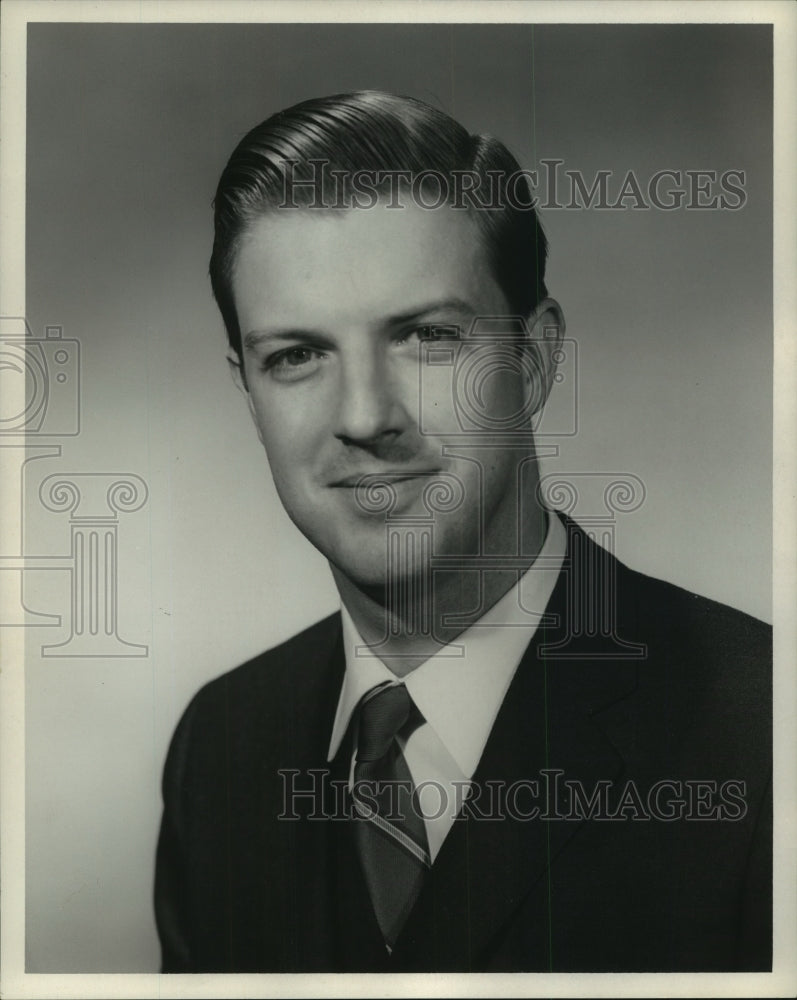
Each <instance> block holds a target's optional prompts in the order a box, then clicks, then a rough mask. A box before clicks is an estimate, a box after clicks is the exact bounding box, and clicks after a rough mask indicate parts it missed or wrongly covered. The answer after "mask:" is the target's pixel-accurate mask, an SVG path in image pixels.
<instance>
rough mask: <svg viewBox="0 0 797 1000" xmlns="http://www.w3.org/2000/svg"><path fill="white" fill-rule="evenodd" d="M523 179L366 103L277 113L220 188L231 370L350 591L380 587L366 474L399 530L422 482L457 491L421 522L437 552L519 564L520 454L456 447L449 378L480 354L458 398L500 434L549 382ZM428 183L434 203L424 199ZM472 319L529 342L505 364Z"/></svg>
mask: <svg viewBox="0 0 797 1000" xmlns="http://www.w3.org/2000/svg"><path fill="white" fill-rule="evenodd" d="M458 172H459V174H460V176H466V175H467V176H468V177H469V178H470V181H469V182H466V183H468V184H470V186H471V187H472V186H473V177H474V173H475V175H476V177H477V178H478V177H481V178H482V179H483V182H484V184H485V185H487V188H486V191H488V192H492V200H493V203H494V206H495V207H491V206H490V205H487V206H484V207H474V206H473V204H470V205H469V206H468V205H467V204H466V205H463V204H459V205H458V204H457V201H456V198H457V191H459V192H460V196H461V192H462V184H460V186H459V188H458V187H457V185H456V183H454V178H455V177H456V176H457V173H458ZM518 174H519V167H518V165H517V163H516V161H515V160H514V159H513V158H512V156H511V154H509V152H508V151H507V150H506V148H505V147H504V146H503V145H502V144H501V143H498V142H497V141H496V140H494V139H490V138H487V137H480V136H471V135H469V134H468V133H467V132H466V131H465V130H464V129H463V128H462V127H461V126H460V125H459V124H457V123H456V122H454V121H453V120H452V119H451V118H449V117H448V116H447V115H445V114H443V113H442V112H439V111H436V110H435V109H433V108H430V107H427V106H426V105H424V104H421V103H420V102H418V101H414V100H411V99H408V98H398V97H393V96H391V95H387V94H379V93H372V92H365V93H358V94H349V95H341V96H338V97H331V98H322V99H319V100H315V101H309V102H306V103H304V104H301V105H298V106H297V107H295V108H292V109H289V110H288V111H285V112H282V113H280V114H278V115H275V116H273V117H272V118H271V119H269V120H268V121H266V122H265V123H263V124H262V125H260V126H258V127H257V128H256V129H254V130H253V131H252V132H250V133H249V135H248V136H246V137H245V138H244V139H243V140H242V142H241V143H240V144H239V146H238V148H237V149H236V151H235V152H234V153H233V155H232V157H231V159H230V162H229V163H228V165H227V167H226V169H225V171H224V173H223V175H222V178H221V181H220V183H219V188H218V192H217V195H216V201H215V212H216V237H215V242H214V248H213V257H212V260H211V278H212V282H213V289H214V293H215V295H216V298H217V301H218V303H219V306H220V308H221V311H222V315H223V317H224V320H225V324H226V326H227V332H228V336H229V340H230V360H231V363H232V365H233V372H234V375H235V377H236V380H237V382H238V384H239V387H240V388H241V389H242V391H243V392H244V393H245V394H246V397H247V401H248V403H249V407H250V410H251V412H252V416H253V418H254V421H255V424H256V427H257V430H258V434H259V436H260V439H261V441H262V443H263V445H264V447H265V449H266V452H267V455H268V458H269V462H270V465H271V469H272V473H273V475H274V480H275V483H276V486H277V490H278V492H279V494H280V497H281V499H282V501H283V503H284V505H285V507H286V510H287V511H288V513H289V515H290V516H291V518H292V519H293V520H294V522H295V523H296V524H297V526H298V527H299V528H300V530H302V531H303V533H304V534H305V535H306V536H307V537H308V538H309V539H310V541H311V542H312V543H313V544H314V545H315V546H316V547H317V548H318V549H320V551H321V552H323V554H324V555H326V556H327V558H328V559H329V560H330V562H331V563H332V565H333V568H334V569H336V570H337V571H339V572H340V573H342V574H343V575H345V576H346V577H347V578H348V579H349V580H351V581H353V582H355V583H356V584H357V585H359V586H361V587H379V586H380V585H383V584H384V582H385V574H386V538H385V528H384V516H383V515H381V516H376V515H375V514H374V513H373V512H371V511H369V510H368V509H366V508H365V507H364V505H363V503H362V490H361V488H360V487H358V483H360V481H361V479H362V477H363V476H379V477H382V478H383V479H384V480H385V481H387V482H388V483H389V484H390V488H391V490H392V492H393V494H394V497H395V504H394V507H393V511H392V514H393V515H394V516H395V515H408V516H418V515H419V514H423V513H425V512H427V510H428V505H424V502H423V498H424V496H427V497H428V492H426V493H425V491H426V490H427V489H428V488H434V487H440V488H442V489H443V490H444V491H445V490H446V489H450V490H452V491H453V495H454V501H453V504H452V509H451V510H449V511H448V512H447V513H443V514H438V515H437V517H436V520H435V526H434V530H435V545H434V549H435V553H437V554H472V555H475V554H477V553H481V552H489V553H492V554H506V555H512V554H515V553H516V552H517V547H518V540H519V539H520V538H521V537H522V535H523V526H522V525H521V524H520V523H519V518H521V512H520V509H519V508H520V501H519V496H520V492H521V490H520V487H521V485H522V484H521V482H520V481H519V478H518V469H519V467H520V466H522V465H523V463H524V462H526V467H527V469H528V467H529V463H528V458H529V455H528V451H529V448H528V447H526V449H525V454H524V451H523V449H522V448H521V449H518V447H517V446H516V445H517V442H511V441H508V439H507V434H506V433H498V432H497V433H496V434H495V435H492V436H491V434H489V433H487V434H485V433H481V434H480V435H479V436H478V441H477V442H476V448H475V450H474V449H471V450H470V452H469V451H468V448H467V447H466V445H467V441H465V440H463V437H462V414H461V406H460V405H459V404H460V403H461V400H460V399H458V398H457V389H456V387H455V386H453V385H452V377H453V376H454V374H455V371H456V370H460V369H461V365H460V362H461V361H462V360H463V359H464V360H466V361H467V360H468V359H474V358H476V359H478V358H481V359H482V361H483V362H484V363H483V364H482V363H481V361H480V362H479V365H480V367H479V365H477V366H476V369H475V371H476V374H475V377H474V378H472V379H471V382H470V383H469V386H470V388H469V389H468V391H469V392H471V393H472V395H473V399H474V400H475V401H476V403H477V404H478V408H479V409H480V411H481V412H482V413H483V414H486V415H487V417H488V426H489V427H493V428H497V429H499V430H500V429H501V428H505V427H507V426H510V425H512V421H513V418H514V415H516V414H524V415H528V414H529V413H530V412H532V411H533V410H534V409H537V408H539V405H541V403H542V402H543V401H544V399H545V397H546V395H547V392H548V389H549V388H550V383H551V378H552V374H553V365H552V364H551V363H550V353H551V350H552V348H553V346H554V341H552V340H550V339H548V340H543V339H542V336H541V331H542V329H543V327H544V328H545V330H546V332H549V331H550V330H551V329H554V330H557V329H561V327H562V322H561V315H560V313H559V309H558V306H556V304H555V303H553V302H552V301H551V300H549V299H546V298H545V294H546V293H545V285H544V264H545V250H546V248H545V239H544V236H543V234H542V231H541V229H540V226H539V224H538V221H537V219H536V216H535V214H534V212H533V210H532V209H531V208H529V207H528V206H529V205H530V204H531V198H530V196H529V192H528V186H527V182H526V181H525V177H522V176H521V181H522V182H523V183H525V184H526V192H525V194H524V193H519V192H520V188H519V186H518V183H517V178H518ZM421 175H423V176H421ZM419 177H420V178H421V182H422V183H420V184H416V181H417V180H418V178H419ZM440 177H443V178H451V180H452V183H451V184H450V185H448V187H447V193H448V194H449V195H450V197H449V198H448V199H445V198H443V199H441V198H439V197H436V195H439V194H440V189H441V184H440V181H439V178H440ZM510 177H514V181H513V187H512V191H511V197H507V193H508V192H507V190H506V184H507V179H508V178H510ZM363 178H364V179H365V180H364V183H361V182H362V181H363ZM366 190H370V197H369V195H368V194H365V195H364V194H363V192H364V191H366ZM485 197H486V194H485V190H482V191H481V194H480V198H481V199H482V202H484V199H485ZM419 202H420V203H419ZM431 204H436V205H437V207H435V208H430V207H424V206H429V205H431ZM524 205H525V206H526V207H523V206H524ZM485 316H486V317H493V318H495V317H509V316H514V317H516V318H517V317H521V318H522V319H525V320H527V321H528V327H529V329H530V331H531V333H530V337H529V338H528V340H526V339H524V337H523V336H522V335H521V336H518V335H517V334H513V335H512V336H511V337H510V338H509V340H510V341H514V342H513V343H512V344H511V350H507V349H506V345H507V339H506V338H504V341H503V349H502V347H501V344H499V343H498V342H497V341H496V346H495V349H493V346H492V343H491V342H489V341H488V343H487V345H486V348H485V345H484V344H482V345H481V346H478V345H475V344H473V343H469V342H468V340H467V333H468V331H471V330H473V329H474V328H475V325H476V324H477V321H478V319H479V317H485ZM521 325H522V324H521ZM441 330H442V331H443V336H444V337H447V336H448V333H447V331H453V330H458V331H460V332H461V334H462V336H461V337H460V340H459V341H457V342H454V343H452V345H451V352H452V359H453V358H454V355H456V364H452V365H451V366H446V365H441V366H438V367H436V368H432V367H425V365H424V363H423V362H424V359H425V358H426V357H427V353H426V351H427V348H428V343H427V341H428V340H429V339H430V331H432V339H434V335H435V333H436V332H437V331H441ZM532 341H533V343H532ZM479 351H481V352H482V353H481V355H479V353H478V352H479ZM474 352H476V353H474ZM530 358H532V359H533V363H530V362H529V359H530ZM471 368H473V365H471ZM490 421H492V422H491V423H490ZM526 426H527V427H528V422H527V425H526ZM510 437H511V435H510ZM457 446H458V447H457ZM457 496H459V500H457V499H456V497H457Z"/></svg>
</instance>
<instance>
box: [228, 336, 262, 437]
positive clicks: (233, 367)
mask: <svg viewBox="0 0 797 1000" xmlns="http://www.w3.org/2000/svg"><path fill="white" fill-rule="evenodd" d="M227 364H228V365H229V366H230V375H232V380H233V382H235V384H236V386H237V387H238V389H240V391H241V392H242V393H243V395H244V397H245V399H246V405H247V406H248V407H249V413H250V415H251V417H252V420H253V422H254V425H255V429H256V430H257V436H258V437H259V438H260V443H261V444H263V436H262V434H261V433H260V424H259V423H258V422H257V414H256V413H255V404H254V403H253V402H252V395H251V393H250V392H249V386H248V385H247V382H246V372H245V371H244V365H243V362H242V361H241V359H240V358H239V357H238V354H237V352H236V351H234V350H233V349H232V348H230V349H229V350H228V351H227Z"/></svg>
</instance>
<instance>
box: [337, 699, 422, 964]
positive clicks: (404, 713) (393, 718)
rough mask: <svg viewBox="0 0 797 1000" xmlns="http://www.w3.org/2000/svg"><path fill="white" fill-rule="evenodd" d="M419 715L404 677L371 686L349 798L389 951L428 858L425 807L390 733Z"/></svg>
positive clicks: (407, 727) (406, 729) (404, 730)
mask: <svg viewBox="0 0 797 1000" xmlns="http://www.w3.org/2000/svg"><path fill="white" fill-rule="evenodd" d="M422 722H423V717H422V716H421V714H420V712H419V711H418V709H417V707H416V706H415V704H414V703H413V701H412V698H411V697H410V695H409V692H408V691H407V688H406V687H405V686H404V685H403V684H387V685H382V686H380V687H377V688H374V689H373V690H372V691H369V692H368V693H367V694H366V695H365V697H364V698H363V700H362V702H361V703H360V722H359V735H358V741H357V759H356V761H355V766H354V784H353V787H352V798H353V803H354V809H355V814H356V815H355V835H356V838H357V849H358V852H359V855H360V861H361V862H362V867H363V872H364V874H365V881H366V883H367V885H368V891H369V893H370V895H371V901H372V903H373V907H374V912H375V913H376V918H377V921H378V923H379V927H380V929H381V931H382V935H383V937H384V939H385V943H386V945H387V947H388V950H392V948H393V945H394V943H395V941H396V938H397V937H398V935H399V932H400V930H401V928H402V927H403V926H404V922H405V921H406V919H407V916H408V914H409V912H410V910H411V909H412V907H413V905H414V903H415V900H416V899H417V898H418V893H419V892H420V890H421V885H422V883H423V878H424V874H425V872H426V870H427V869H428V868H429V866H430V865H431V859H430V857H429V845H428V841H427V838H426V827H425V825H424V820H423V814H422V813H421V810H420V808H419V805H418V801H417V795H416V793H415V788H414V786H413V783H412V775H411V774H410V770H409V767H408V766H407V762H406V760H405V759H404V754H403V753H402V752H401V748H400V746H399V743H398V740H397V739H396V737H397V736H398V735H399V734H400V735H401V736H403V737H404V738H405V739H407V738H408V737H409V735H410V733H411V732H412V731H413V729H415V728H416V727H417V726H418V725H420V724H421V723H422Z"/></svg>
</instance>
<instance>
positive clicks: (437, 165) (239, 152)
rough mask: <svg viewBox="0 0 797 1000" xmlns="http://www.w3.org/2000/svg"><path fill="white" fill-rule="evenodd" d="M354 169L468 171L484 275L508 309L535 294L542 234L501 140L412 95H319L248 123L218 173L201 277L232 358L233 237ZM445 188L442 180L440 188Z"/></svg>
mask: <svg viewBox="0 0 797 1000" xmlns="http://www.w3.org/2000/svg"><path fill="white" fill-rule="evenodd" d="M361 172H368V173H370V174H371V175H372V176H373V175H376V176H378V177H383V178H384V176H385V175H388V174H392V175H393V176H394V177H395V175H396V174H397V173H399V172H402V173H404V174H405V176H406V175H407V174H409V176H410V177H412V178H416V177H418V176H419V175H420V174H424V175H425V178H424V179H426V180H428V175H429V174H430V172H432V173H433V174H435V175H437V176H438V177H440V176H441V175H442V176H443V177H444V178H448V179H451V180H452V181H453V179H454V177H455V175H456V174H460V176H461V175H462V174H464V173H466V172H467V173H470V174H472V175H475V177H472V178H471V182H472V181H473V180H474V179H475V180H477V182H478V184H480V185H482V187H483V188H484V189H486V190H489V191H491V192H492V195H491V197H490V202H489V206H487V207H482V204H481V203H480V205H479V206H478V207H474V206H473V201H472V199H471V203H470V206H469V207H468V208H466V209H465V210H467V211H471V212H473V213H474V214H475V217H476V223H477V226H478V230H479V232H480V234H481V240H482V245H483V247H484V249H485V251H486V255H487V260H488V262H489V265H490V269H491V272H492V275H493V278H494V279H495V281H496V282H497V284H498V286H499V287H500V289H501V290H502V292H503V293H504V295H505V296H506V299H507V301H508V303H509V305H510V308H511V309H512V311H513V312H514V313H515V314H517V315H521V316H529V315H530V314H531V312H532V311H533V310H534V308H535V307H536V306H537V304H538V303H539V302H540V301H541V299H543V298H544V297H545V295H546V294H547V291H546V288H545V281H544V277H545V259H546V255H547V242H546V239H545V235H544V233H543V231H542V227H541V226H540V223H539V220H538V218H537V215H536V212H535V211H534V209H533V207H532V206H533V201H532V197H531V193H530V189H529V185H528V180H527V177H526V175H525V173H524V172H522V171H521V170H520V167H519V165H518V162H517V160H516V159H515V158H514V156H513V155H512V154H511V153H510V152H509V150H508V149H507V148H506V146H504V144H503V143H502V142H499V141H498V140H497V139H494V138H493V137H492V136H489V135H471V134H469V133H468V131H467V130H466V129H465V128H463V126H462V125H460V124H459V123H458V122H456V121H455V120H454V119H453V118H451V117H450V116H449V115H447V114H445V113H444V112H443V111H439V110H438V109H437V108H433V107H431V106H430V105H428V104H424V103H423V102H422V101H419V100H416V99H415V98H412V97H398V96H396V95H394V94H386V93H382V92H380V91H373V90H366V91H357V92H354V93H349V94H336V95H333V96H330V97H320V98H316V99H314V100H310V101H304V102H302V103H301V104H296V105H294V106H293V107H291V108H288V109H286V110H285V111H280V112H278V113H277V114H275V115H272V116H271V117H270V118H268V119H267V120H266V121H264V122H263V123H262V124H260V125H258V126H256V127H255V128H253V129H252V131H251V132H249V133H248V134H247V135H245V136H244V138H243V139H242V140H241V141H240V143H239V144H238V146H237V147H236V148H235V150H234V152H233V154H232V156H231V157H230V160H229V162H228V163H227V166H226V167H225V168H224V171H223V173H222V175H221V178H220V180H219V185H218V188H217V190H216V197H215V199H214V202H213V207H214V226H215V235H214V241H213V253H212V256H211V259H210V279H211V284H212V287H213V294H214V296H215V298H216V302H217V303H218V306H219V309H220V311H221V314H222V318H223V319H224V324H225V326H226V328H227V336H228V338H229V342H230V346H231V347H232V349H233V350H234V351H235V352H236V353H237V354H238V356H239V358H240V357H241V330H240V327H239V324H238V316H237V312H236V309H235V302H234V299H233V294H232V279H233V272H234V268H235V261H236V256H237V253H238V250H239V248H240V244H241V239H242V237H243V236H244V235H245V234H246V232H247V231H248V229H249V228H250V227H251V226H252V225H253V223H254V222H255V221H257V220H258V219H260V218H261V217H262V216H263V215H265V214H267V213H269V212H272V211H275V210H277V209H279V208H280V207H282V208H283V210H288V209H286V207H285V206H286V204H287V205H288V206H293V207H304V208H305V209H310V210H315V209H316V207H317V206H321V207H323V206H322V202H320V201H319V193H320V189H319V178H320V179H321V184H322V187H323V190H324V191H330V190H334V189H335V188H334V185H330V184H329V182H330V181H336V179H337V178H339V177H341V176H343V177H345V176H349V177H351V176H352V175H354V174H357V173H361ZM509 178H512V182H511V187H512V190H511V191H509V190H508V188H507V180H508V179H509ZM313 182H314V183H313ZM455 187H456V185H455V184H453V183H452V184H451V186H450V188H449V191H453V190H455ZM382 188H384V181H383V184H382ZM413 190H415V189H414V188H413ZM439 190H440V189H439V188H438V191H439ZM483 198H484V196H483V195H482V200H483ZM447 201H448V202H449V203H451V202H452V201H453V199H452V198H451V197H448V198H447ZM324 204H325V203H324ZM424 204H426V203H425V202H424ZM493 206H495V207H493ZM335 207H337V208H347V207H349V205H348V204H340V203H338V204H336V205H335V206H332V208H335ZM430 210H432V209H430Z"/></svg>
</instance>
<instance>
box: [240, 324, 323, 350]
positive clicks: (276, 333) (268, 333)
mask: <svg viewBox="0 0 797 1000" xmlns="http://www.w3.org/2000/svg"><path fill="white" fill-rule="evenodd" d="M328 339H329V338H328V337H325V336H324V334H323V333H320V332H318V331H315V330H302V329H298V328H297V329H295V330H291V329H286V330H250V331H249V332H248V333H247V334H246V335H245V336H244V337H243V346H244V348H245V349H246V350H247V351H253V350H255V349H256V348H257V347H259V346H260V344H262V343H264V342H265V341H269V340H287V341H296V340H304V341H314V342H320V341H328Z"/></svg>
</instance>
